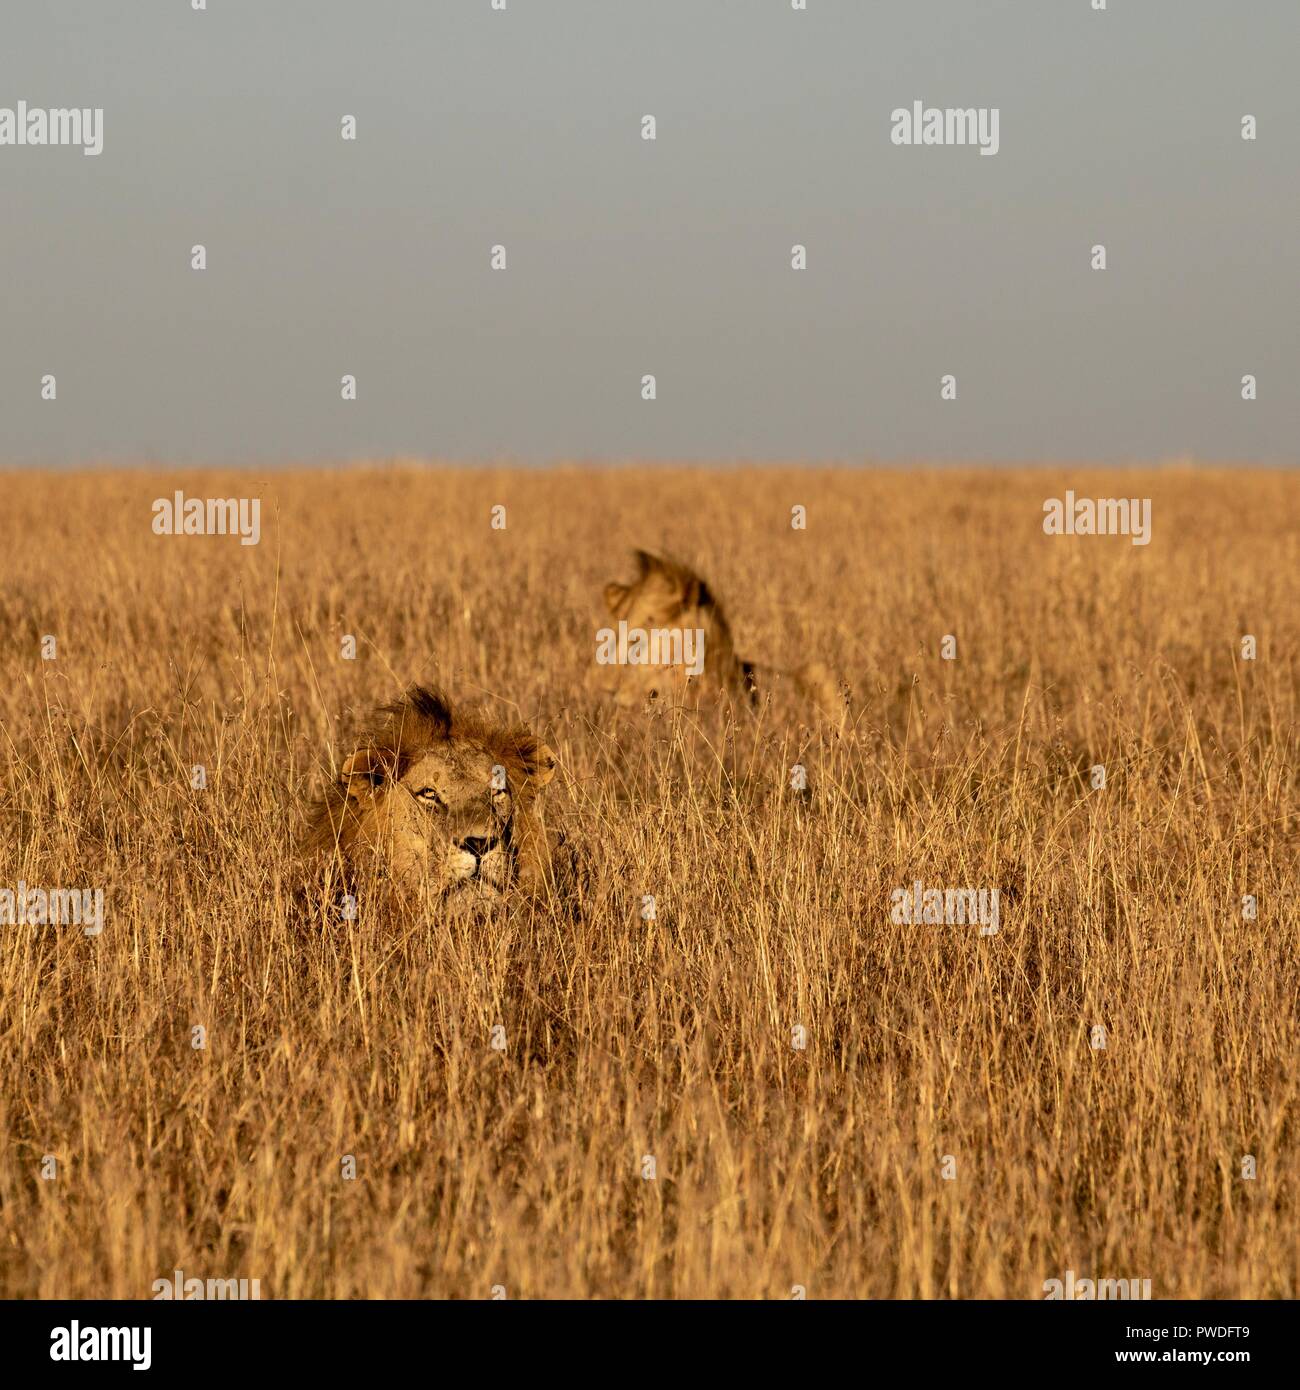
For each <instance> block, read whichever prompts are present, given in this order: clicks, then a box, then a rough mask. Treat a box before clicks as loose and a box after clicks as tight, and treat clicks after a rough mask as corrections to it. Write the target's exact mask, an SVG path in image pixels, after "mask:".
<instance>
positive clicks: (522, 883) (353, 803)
mask: <svg viewBox="0 0 1300 1390" xmlns="http://www.w3.org/2000/svg"><path fill="white" fill-rule="evenodd" d="M554 774H555V756H554V754H553V753H552V752H551V750H550V749H549V748H547V747H546V745H545V744H544V743H542V742H541V740H540V739H538V738H537V736H536V735H535V734H533V733H532V731H531V730H529V729H527V728H525V727H523V726H522V725H515V726H512V727H501V726H499V725H497V724H495V723H494V722H493V721H491V720H490V719H488V718H486V717H484V716H481V715H478V714H473V713H467V712H465V711H461V710H456V711H453V710H452V708H451V706H450V704H449V703H448V701H447V699H446V698H445V697H444V696H443V695H442V694H441V693H440V692H439V691H436V690H431V689H428V688H425V687H423V686H416V687H414V688H413V689H411V690H409V691H407V693H406V694H405V695H404V696H403V697H402V698H401V699H400V700H397V701H395V702H394V703H392V704H390V705H385V706H383V707H382V708H381V709H380V710H379V711H378V712H377V716H376V718H375V720H374V722H373V723H372V724H371V726H370V728H369V729H368V730H367V731H366V733H364V734H363V735H362V737H361V738H360V739H359V740H358V742H357V746H356V748H355V751H354V752H352V753H351V754H350V755H349V756H348V757H347V758H345V759H344V761H343V766H342V768H341V769H340V772H339V776H338V780H337V781H336V782H335V783H334V784H333V785H332V786H331V787H330V788H329V789H328V790H327V792H326V793H325V795H324V796H323V797H322V798H321V799H320V800H319V801H318V802H317V803H316V806H315V807H314V809H313V812H312V815H311V819H310V825H309V830H308V846H309V848H312V849H316V850H328V851H335V852H337V854H338V855H339V857H340V859H341V860H342V862H343V866H344V868H345V870H346V871H347V873H348V874H349V876H355V875H356V874H358V873H360V872H364V871H365V870H367V869H369V870H371V871H373V872H376V873H377V874H378V875H379V877H381V878H384V879H387V880H389V881H390V882H392V883H393V884H394V885H395V886H396V887H398V888H399V889H401V890H403V891H404V892H407V893H410V894H416V895H419V896H420V897H421V898H422V900H424V901H426V902H427V901H438V902H444V903H445V902H447V901H448V900H451V899H455V900H456V901H457V902H462V903H463V902H467V901H470V900H484V899H494V898H498V897H500V896H501V895H502V894H504V893H506V892H507V891H508V890H510V889H511V888H514V887H521V888H528V889H532V888H536V887H540V886H541V884H542V883H543V882H544V881H545V878H546V874H547V871H548V854H547V845H546V836H545V832H544V831H543V829H542V824H541V819H540V816H539V813H538V804H537V803H538V797H539V795H540V793H541V791H542V789H543V788H544V787H545V786H546V784H547V783H548V782H549V781H550V780H551V778H552V777H553V776H554Z"/></svg>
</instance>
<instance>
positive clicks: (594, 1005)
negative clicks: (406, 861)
mask: <svg viewBox="0 0 1300 1390" xmlns="http://www.w3.org/2000/svg"><path fill="white" fill-rule="evenodd" d="M4 487H5V497H6V509H5V510H6V532H7V553H6V559H5V569H4V579H3V590H2V595H0V656H2V659H3V663H4V664H3V672H4V681H3V686H2V687H0V819H2V825H3V833H2V834H0V887H3V886H8V887H11V888H12V887H14V886H15V885H16V884H17V883H18V881H19V880H22V881H24V882H25V883H26V884H28V885H49V886H89V887H95V886H102V887H103V888H104V890H105V895H106V897H105V925H104V930H103V932H102V934H100V935H99V936H97V937H91V936H87V935H85V934H84V933H83V932H82V931H80V930H78V929H76V928H67V927H64V928H55V927H49V926H36V925H30V924H25V925H16V924H15V925H5V926H3V927H0V1137H2V1141H3V1147H2V1149H0V1291H2V1292H3V1293H5V1294H7V1295H10V1296H15V1295H18V1296H46V1297H51V1296H57V1297H92V1298H93V1297H117V1298H148V1297H150V1296H151V1291H152V1287H151V1286H152V1284H153V1282H154V1281H155V1280H158V1279H160V1278H168V1279H170V1277H171V1274H172V1271H173V1270H176V1269H180V1270H182V1271H184V1273H185V1275H186V1276H187V1277H201V1278H208V1277H216V1278H234V1277H244V1278H249V1279H253V1278H256V1279H258V1280H259V1281H260V1288H261V1292H262V1296H263V1297H264V1298H267V1297H275V1298H283V1297H359V1298H388V1297H412V1296H418V1297H424V1296H429V1297H443V1296H450V1297H464V1298H485V1297H489V1296H491V1290H492V1289H493V1286H502V1287H504V1289H505V1290H506V1292H507V1294H508V1296H510V1297H512V1298H522V1297H550V1298H556V1297H591V1296H599V1297H615V1298H619V1297H647V1296H648V1297H704V1298H714V1297H737V1298H752V1297H789V1296H790V1294H791V1290H792V1288H794V1287H795V1286H802V1287H803V1288H805V1289H806V1290H807V1293H808V1296H809V1297H820V1298H835V1297H863V1296H869V1297H872V1298H891V1297H895V1298H896V1297H916V1298H958V1297H997V1298H1040V1297H1042V1294H1043V1284H1044V1281H1045V1280H1048V1279H1051V1278H1056V1277H1063V1275H1064V1273H1065V1271H1067V1270H1073V1271H1074V1273H1075V1275H1076V1276H1077V1277H1085V1276H1091V1277H1100V1278H1146V1279H1150V1280H1151V1281H1152V1292H1153V1295H1154V1296H1155V1297H1156V1298H1162V1297H1175V1296H1205V1297H1281V1296H1291V1297H1294V1296H1295V1295H1296V1293H1297V1283H1298V1282H1300V1281H1298V1279H1297V1267H1298V1264H1300V1220H1298V1219H1297V1216H1298V1213H1297V1196H1296V1183H1297V1177H1296V1157H1297V1152H1296V1150H1297V1142H1296V1141H1297V1133H1298V1131H1297V1103H1298V1101H1300V1083H1298V1081H1297V1045H1296V1044H1297V1030H1296V1020H1297V996H1298V995H1300V970H1298V969H1297V952H1296V920H1297V918H1296V903H1297V900H1298V898H1300V875H1298V873H1297V867H1296V831H1297V816H1298V814H1300V811H1298V807H1297V742H1296V716H1297V707H1296V673H1297V650H1298V640H1297V639H1298V638H1300V630H1298V618H1300V607H1298V606H1297V602H1296V586H1297V576H1298V575H1300V545H1298V538H1300V493H1298V490H1297V487H1296V482H1295V478H1294V475H1292V474H1285V473H1264V472H1246V471H1240V472H1238V471H1222V472H1215V471H1208V470H1207V471H1197V470H1193V469H1189V468H1167V469H1151V470H1147V471H1135V472H1107V471H1101V470H1098V471H1091V472H1089V471H1083V470H1074V471H1071V472H1070V473H1069V474H1068V475H1067V474H1065V473H1064V472H1061V471H1058V470H1046V469H1044V470H1041V471H1016V472H1011V471H991V470H990V471H983V472H974V471H971V472H960V471H916V472H875V471H850V470H843V471H834V470H823V471H808V470H798V469H770V470H747V471H742V470H733V469H717V470H690V469H653V470H652V469H649V468H638V469H633V468H628V469H624V470H618V469H609V470H590V471H584V470H579V469H572V470H564V469H562V470H554V471H536V472H527V471H492V470H476V471H470V470H454V469H443V468H423V467H416V466H410V467H405V466H391V467H385V468H376V469H374V470H366V471H362V470H346V471H339V472H329V473H327V472H315V473H300V474H294V473H283V474H276V475H273V476H270V477H256V476H253V475H240V474H229V473H227V474H217V473H207V474H198V473H191V474H185V475H158V474H146V473H132V472H117V473H103V474H90V475H83V476H77V477H72V476H58V475H49V474H47V475H31V476H28V475H14V476H9V477H7V478H6V480H5V485H4ZM1067 487H1069V488H1073V489H1074V490H1075V492H1076V493H1077V494H1078V495H1080V496H1112V495H1116V494H1123V495H1125V496H1138V497H1150V498H1151V499H1152V502H1153V540H1152V543H1151V544H1150V545H1148V546H1145V547H1143V546H1134V545H1132V544H1130V542H1129V541H1128V540H1127V539H1124V538H1113V537H1090V538H1081V537H1048V536H1045V535H1044V534H1043V530H1042V515H1043V513H1042V504H1043V501H1044V499H1045V498H1047V497H1052V496H1061V495H1063V493H1064V490H1065V489H1066V488H1067ZM176 488H183V489H184V491H185V492H186V494H187V495H191V496H200V497H206V496H245V497H248V496H259V497H260V498H261V499H262V537H261V542H260V544H259V545H257V546H247V547H244V546H241V545H239V544H238V542H237V541H235V540H233V539H229V538H221V537H159V536H156V535H154V534H153V533H152V531H151V527H150V522H151V510H150V507H151V503H152V501H153V499H154V498H156V497H160V496H170V495H171V493H172V492H173V490H175V489H176ZM496 504H503V505H504V506H505V507H506V517H507V524H506V528H505V529H504V530H494V529H492V528H491V527H490V525H489V517H490V509H491V508H492V506H494V505H496ZM796 504H797V505H802V506H805V507H806V508H807V511H808V526H807V529H806V530H805V531H796V530H792V529H791V526H790V516H791V507H792V506H794V505H796ZM634 544H642V545H651V546H662V547H666V548H668V549H670V550H672V551H673V552H675V553H677V554H679V555H681V556H683V557H685V558H688V559H690V560H691V561H693V562H694V563H695V564H696V565H697V566H698V567H699V568H700V570H701V571H702V572H703V573H704V574H705V575H706V576H707V577H708V579H709V581H710V583H711V586H712V588H713V590H714V591H715V592H716V594H717V595H718V596H719V598H720V599H721V600H722V602H723V603H724V604H725V606H726V609H727V612H728V615H729V617H730V619H731V623H732V627H733V629H734V631H735V635H736V639H737V646H738V649H739V651H740V652H741V654H742V655H744V656H747V657H751V658H754V659H758V660H760V661H766V662H773V663H777V664H782V663H784V664H786V665H792V664H794V663H796V662H798V661H801V660H806V659H810V658H812V657H818V658H821V659H823V660H825V661H826V662H828V663H829V664H830V665H831V666H832V667H834V668H835V669H836V670H837V671H839V672H841V673H842V674H843V675H844V676H845V677H846V678H847V679H848V680H849V682H850V684H851V685H852V687H853V691H854V698H853V721H854V729H853V733H852V736H851V737H846V738H841V739H835V738H833V737H831V736H829V735H827V734H826V733H825V732H823V731H820V730H817V729H816V728H810V727H807V726H806V725H805V724H804V723H803V722H802V721H801V718H800V711H798V710H789V709H776V708H770V709H768V710H766V711H764V712H762V713H760V714H759V715H758V716H754V715H751V714H749V713H745V714H743V715H742V716H741V717H739V718H738V719H736V720H735V721H734V722H733V721H731V720H729V719H728V718H727V716H726V714H725V713H724V712H722V711H712V712H710V711H702V712H700V713H688V712H682V711H674V710H663V711H660V712H658V713H654V712H646V713H643V712H641V711H637V710H624V709H618V708H616V707H614V706H613V705H611V704H607V703H604V702H602V700H601V699H600V698H599V697H598V696H597V695H596V694H595V693H593V692H592V691H591V689H590V684H589V682H590V676H591V674H592V665H593V653H594V646H595V638H594V634H595V629H596V627H597V626H598V625H599V623H600V609H599V596H600V593H601V587H602V585H603V584H604V583H605V581H606V580H609V579H612V578H627V577H628V575H629V571H630V564H629V560H628V551H629V547H630V546H632V545H634ZM348 634H351V635H353V636H355V638H356V640H357V656H356V659H355V660H344V659H342V657H341V645H342V639H343V637H344V636H345V635H348ZM949 634H951V635H953V636H955V637H956V639H957V654H956V659H954V660H944V659H942V658H941V655H940V644H941V641H942V639H943V638H944V636H945V635H949ZM1246 634H1250V635H1253V636H1254V637H1255V639H1256V642H1257V654H1256V656H1255V658H1254V659H1253V660H1250V659H1245V658H1244V657H1243V652H1242V638H1243V636H1244V635H1246ZM47 635H52V636H54V637H55V638H56V639H57V648H56V656H55V659H53V660H45V659H43V658H42V639H43V638H44V637H45V636H47ZM415 680H426V681H427V680H435V681H439V682H442V683H443V684H445V685H446V686H447V687H448V689H449V690H450V691H451V693H452V694H453V695H454V696H455V697H456V698H458V699H459V700H462V701H469V702H475V701H481V702H483V703H484V704H485V705H487V706H488V707H493V708H496V709H497V710H498V711H499V712H500V713H501V714H502V716H503V717H506V716H509V717H511V718H515V717H522V718H523V719H525V720H527V721H529V722H530V723H532V724H533V725H534V727H535V728H537V730H538V731H539V732H541V733H543V734H544V736H545V737H546V739H547V740H548V742H549V743H550V745H551V747H552V748H554V749H555V751H556V753H557V754H558V757H559V761H560V772H559V774H558V775H557V777H556V780H555V782H554V783H553V785H552V787H551V789H550V790H549V792H548V810H547V815H548V817H549V818H550V820H551V822H552V823H553V824H555V825H558V826H561V827H562V828H564V829H565V830H566V831H567V832H568V833H569V834H570V835H572V836H574V837H575V838H577V839H578V840H579V841H580V842H581V843H582V844H583V845H585V847H586V853H587V857H588V865H587V867H588V870H589V874H590V885H589V888H588V891H587V894H586V898H585V900H584V902H583V903H582V905H581V910H580V911H573V910H571V908H570V907H569V906H568V905H565V904H563V903H557V902H554V901H540V902H535V903H530V904H516V905H515V907H513V908H512V909H511V910H510V911H508V912H505V913H500V914H488V915H485V916H484V918H483V919H482V920H481V921H470V922H463V921H460V920H457V921H456V922H454V923H453V924H451V925H450V926H446V925H444V926H442V927H441V928H440V925H439V923H438V922H436V921H434V922H432V923H417V924H414V925H412V924H411V923H409V922H403V921H400V920H398V919H396V918H393V917H389V916H385V915H384V914H383V913H380V912H377V911H370V912H368V911H366V905H365V904H364V903H363V905H362V911H361V913H360V916H359V917H358V919H357V920H356V921H354V922H347V921H344V920H341V919H339V918H337V917H335V918H333V919H331V918H329V917H328V916H326V917H322V916H321V915H320V914H319V913H314V912H312V911H308V910H305V909H304V898H303V896H302V895H301V893H300V892H299V889H300V887H301V885H302V883H303V881H304V871H303V870H302V868H301V867H300V863H299V860H298V859H297V858H296V856H295V841H296V838H297V836H298V835H299V834H300V832H301V829H302V825H303V818H304V812H305V806H306V802H307V799H308V797H309V796H310V795H312V794H313V793H314V792H316V791H318V790H319V789H320V787H321V786H322V785H323V783H324V782H325V781H326V780H327V779H328V778H329V777H331V776H333V775H335V774H336V773H337V770H338V767H339V765H340V763H341V761H342V759H343V758H344V757H345V756H346V755H347V753H348V752H349V751H350V745H349V738H350V736H351V735H352V733H353V731H354V730H355V728H356V727H357V725H358V722H359V721H360V720H361V719H362V718H363V717H364V715H365V713H366V712H367V711H368V709H369V708H370V707H371V706H372V705H374V704H375V703H376V702H378V701H381V700H385V699H389V698H391V697H392V696H393V695H394V694H396V693H397V692H398V691H399V689H400V688H401V687H402V686H403V685H405V684H406V683H408V682H411V681H415ZM796 763H799V764H801V765H802V766H804V767H805V768H806V769H807V777H808V791H807V794H806V795H800V794H799V793H797V792H795V791H793V790H792V788H791V776H792V768H793V766H794V765H795V764H796ZM196 765H202V766H203V767H204V768H205V769H206V787H204V788H202V789H196V788H195V787H193V786H192V784H191V783H192V768H193V767H194V766H196ZM1098 765H1100V766H1103V767H1104V768H1105V769H1106V780H1105V786H1104V788H1097V787H1094V785H1093V777H1092V774H1091V772H1090V769H1092V768H1093V767H1095V766H1098ZM307 877H308V879H309V878H310V876H309V875H308V876H307ZM918 880H919V881H921V882H922V883H924V884H925V885H927V886H939V887H961V886H974V887H980V886H983V887H988V888H993V887H996V888H998V889H999V890H1000V894H1001V921H1000V930H999V931H998V932H997V933H996V934H993V935H981V934H980V932H979V929H978V927H974V926H970V925H960V924H958V925H926V924H923V923H917V924H914V925H908V924H901V923H896V922H894V921H893V920H892V916H891V893H892V891H893V890H894V889H895V888H897V887H900V886H902V885H911V884H913V883H914V882H916V881H918ZM648 894H649V895H653V896H654V898H655V902H656V912H655V917H654V920H653V921H648V920H645V919H644V918H643V915H642V913H643V907H642V904H643V897H644V896H645V895H648ZM1246 895H1252V896H1254V897H1255V899H1256V900H1257V903H1258V912H1257V915H1256V916H1255V917H1254V919H1253V920H1252V919H1251V918H1250V917H1249V916H1248V915H1247V914H1246V912H1245V911H1244V908H1243V898H1244V897H1245V896H1246ZM498 1025H499V1026H500V1027H501V1029H502V1030H503V1033H502V1034H501V1035H498V1036H503V1037H504V1041H505V1047H504V1049H498V1048H494V1047H493V1046H492V1043H491V1039H492V1030H493V1029H494V1027H496V1026H498ZM195 1027H202V1028H203V1029H204V1030H205V1033H206V1039H205V1042H206V1045H205V1046H204V1047H202V1048H197V1047H195V1046H193V1045H192V1044H193V1042H194V1040H195V1037H196V1035H195V1034H194V1033H193V1031H192V1030H193V1029H194V1028H195ZM796 1028H802V1029H804V1030H805V1033H806V1046H805V1047H803V1048H798V1047H796V1046H794V1045H792V1044H793V1043H794V1041H796V1034H795V1030H796ZM1099 1028H1100V1029H1104V1030H1105V1032H1104V1039H1105V1046H1104V1047H1099V1046H1095V1045H1094V1044H1095V1043H1096V1042H1097V1041H1098V1040H1099V1039H1100V1038H1101V1036H1102V1035H1101V1034H1100V1033H1098V1032H1097V1031H1096V1030H1097V1029H1099ZM47 1155H50V1156H53V1157H54V1159H55V1164H54V1168H53V1171H54V1174H55V1175H54V1176H53V1177H46V1176H43V1172H48V1171H50V1166H49V1165H48V1164H47V1163H46V1156H47ZM348 1155H350V1156H352V1158H353V1159H354V1161H355V1171H356V1176H355V1178H353V1179H350V1180H349V1179H347V1178H345V1177H344V1175H343V1169H344V1159H345V1156H348ZM646 1156H653V1158H654V1166H655V1176H654V1177H653V1178H647V1177H645V1176H643V1173H644V1172H645V1171H646V1170H645V1165H644V1159H645V1157H646ZM1247 1156H1250V1157H1251V1158H1253V1160H1254V1163H1255V1168H1256V1175H1255V1176H1254V1177H1253V1178H1248V1177H1245V1176H1243V1168H1244V1165H1245V1166H1246V1167H1248V1166H1249V1165H1246V1164H1245V1160H1246V1158H1247ZM949 1160H950V1161H949Z"/></svg>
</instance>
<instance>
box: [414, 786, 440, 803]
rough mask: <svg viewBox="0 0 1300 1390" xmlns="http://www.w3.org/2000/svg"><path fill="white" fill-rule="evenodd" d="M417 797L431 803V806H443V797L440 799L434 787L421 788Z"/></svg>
mask: <svg viewBox="0 0 1300 1390" xmlns="http://www.w3.org/2000/svg"><path fill="white" fill-rule="evenodd" d="M416 796H417V797H419V799H420V800H421V801H427V802H429V804H430V805H431V806H441V805H442V797H440V796H439V795H438V793H437V792H436V791H434V789H433V788H432V787H421V788H420V790H419V791H418V792H416Z"/></svg>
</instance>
